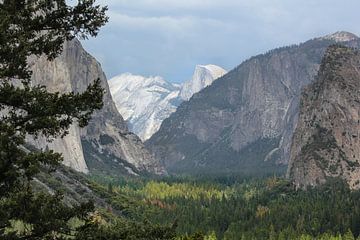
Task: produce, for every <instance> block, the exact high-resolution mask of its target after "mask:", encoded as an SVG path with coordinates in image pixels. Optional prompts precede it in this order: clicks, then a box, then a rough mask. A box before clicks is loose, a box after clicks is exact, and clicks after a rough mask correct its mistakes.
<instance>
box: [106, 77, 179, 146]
mask: <svg viewBox="0 0 360 240" xmlns="http://www.w3.org/2000/svg"><path fill="white" fill-rule="evenodd" d="M109 87H110V92H111V94H112V96H113V99H114V101H115V105H116V107H117V109H118V111H119V112H120V114H121V115H122V116H123V118H124V119H125V120H126V121H127V122H128V124H129V128H130V130H131V131H132V132H134V133H136V134H137V135H138V136H139V137H140V138H141V139H142V140H147V139H148V138H150V137H151V136H152V134H154V133H155V132H156V131H157V130H158V129H159V128H160V125H161V123H162V120H164V119H165V118H167V117H168V116H170V114H171V113H172V112H174V111H175V110H176V107H177V106H175V105H174V103H176V102H177V100H176V99H177V98H178V95H179V91H180V86H179V85H176V84H172V83H169V82H168V81H166V80H165V79H163V78H162V77H159V76H156V77H144V76H139V75H133V74H130V73H124V74H121V75H119V76H116V77H114V78H112V79H110V80H109Z"/></svg>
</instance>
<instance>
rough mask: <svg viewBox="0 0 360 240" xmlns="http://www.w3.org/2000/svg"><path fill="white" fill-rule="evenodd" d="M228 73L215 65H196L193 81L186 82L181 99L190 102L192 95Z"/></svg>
mask: <svg viewBox="0 0 360 240" xmlns="http://www.w3.org/2000/svg"><path fill="white" fill-rule="evenodd" d="M226 73H227V71H226V70H225V69H223V68H222V67H219V66H216V65H213V64H208V65H196V67H195V71H194V75H193V77H192V79H190V80H188V81H187V82H185V83H184V85H183V87H182V89H181V93H180V96H181V98H182V99H183V100H189V99H190V98H191V96H192V95H194V94H195V93H197V92H199V91H200V90H201V89H203V88H205V87H207V86H209V85H211V84H212V83H213V82H214V81H215V80H216V79H218V78H220V77H222V76H224V75H225V74H226Z"/></svg>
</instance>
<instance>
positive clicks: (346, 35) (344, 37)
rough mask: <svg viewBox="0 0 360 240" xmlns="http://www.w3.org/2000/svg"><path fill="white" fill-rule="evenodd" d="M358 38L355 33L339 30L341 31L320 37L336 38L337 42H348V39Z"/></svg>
mask: <svg viewBox="0 0 360 240" xmlns="http://www.w3.org/2000/svg"><path fill="white" fill-rule="evenodd" d="M358 38H359V37H358V36H356V35H355V34H353V33H350V32H345V31H339V32H336V33H333V34H329V35H326V36H324V37H321V38H320V39H327V40H334V41H336V42H348V41H352V40H356V39H358Z"/></svg>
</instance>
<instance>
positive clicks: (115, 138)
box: [30, 40, 164, 174]
mask: <svg viewBox="0 0 360 240" xmlns="http://www.w3.org/2000/svg"><path fill="white" fill-rule="evenodd" d="M30 66H31V69H32V71H33V76H32V84H34V85H45V86H46V87H47V89H48V90H49V91H53V92H55V91H58V92H69V91H74V92H82V91H84V90H85V89H86V87H87V86H88V85H89V84H90V83H92V82H93V81H94V80H95V79H97V78H100V80H101V83H102V86H103V88H104V89H105V96H104V107H103V108H102V109H101V110H100V111H98V112H96V113H95V114H94V115H93V117H92V120H91V122H90V124H89V125H88V126H87V127H86V128H83V129H80V128H79V127H77V126H75V125H74V126H72V127H71V129H70V131H69V134H68V135H67V136H66V137H65V138H63V139H60V138H59V139H55V140H54V141H52V142H47V141H45V139H41V138H40V139H37V140H31V142H32V144H33V145H35V146H36V147H38V148H46V147H49V148H51V149H54V150H56V151H58V152H61V153H62V154H63V156H64V164H65V165H67V166H70V167H72V168H73V169H75V170H77V171H80V172H85V173H87V172H88V171H89V170H90V171H112V172H113V173H116V174H120V173H123V174H140V173H141V172H150V173H155V174H162V173H164V169H163V168H162V167H161V166H160V165H159V163H158V161H157V160H156V159H155V158H154V156H153V155H152V154H150V153H149V151H148V150H146V149H145V147H144V145H143V143H142V142H141V140H140V139H139V138H138V137H137V136H136V135H135V134H133V133H131V132H130V131H129V130H128V128H127V124H126V122H125V121H124V120H123V118H122V116H121V115H120V114H119V112H118V111H117V109H116V107H115V103H114V102H113V100H112V97H111V94H110V91H109V86H108V83H107V80H106V77H105V74H104V73H103V71H102V69H101V66H100V64H99V63H98V62H97V61H96V59H95V58H93V57H92V56H91V55H90V54H88V53H87V52H86V51H85V50H84V49H83V48H82V46H81V43H80V42H79V41H77V40H74V41H71V42H67V43H65V45H64V51H63V52H62V54H61V55H60V56H59V57H58V58H56V59H55V60H54V61H51V62H49V61H47V59H46V58H45V57H40V58H32V59H31V60H30Z"/></svg>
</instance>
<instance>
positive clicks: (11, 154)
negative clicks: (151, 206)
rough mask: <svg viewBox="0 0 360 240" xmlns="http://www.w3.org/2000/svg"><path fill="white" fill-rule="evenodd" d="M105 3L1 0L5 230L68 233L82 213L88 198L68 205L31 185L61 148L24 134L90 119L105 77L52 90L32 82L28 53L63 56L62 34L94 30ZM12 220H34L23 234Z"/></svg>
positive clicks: (0, 205)
mask: <svg viewBox="0 0 360 240" xmlns="http://www.w3.org/2000/svg"><path fill="white" fill-rule="evenodd" d="M106 10H107V9H106V7H100V6H97V5H95V0H79V1H78V2H77V4H76V5H75V6H68V5H67V4H66V1H65V0H3V1H1V3H0V20H1V21H0V118H1V120H0V238H1V239H15V238H16V239H18V238H26V239H47V238H51V239H55V238H59V239H60V236H66V235H68V234H70V229H69V228H68V227H67V222H68V220H69V219H71V218H73V217H79V218H85V217H86V216H87V213H88V212H89V211H91V210H92V209H93V204H91V203H86V204H82V205H80V206H76V207H68V206H66V205H64V204H63V203H62V196H61V194H59V193H57V194H55V195H54V196H51V195H49V194H45V193H34V192H33V190H32V187H31V180H32V179H33V178H34V176H35V175H36V174H37V173H39V172H40V171H41V169H45V170H50V171H52V170H54V169H55V168H56V167H57V166H58V165H59V164H60V163H61V162H62V160H63V159H62V156H61V155H60V154H59V153H55V152H53V151H51V150H48V149H46V150H44V151H28V150H27V149H26V148H25V145H26V141H25V137H26V136H28V135H30V136H33V137H38V136H45V137H47V138H53V137H59V136H65V135H66V134H67V130H68V128H69V127H70V125H72V124H73V123H76V122H77V123H78V124H79V126H80V127H84V126H86V125H87V123H88V122H89V120H90V118H91V114H92V113H93V112H94V111H95V110H97V109H100V108H101V107H102V97H103V89H102V88H101V86H100V81H99V80H96V79H94V83H93V84H92V85H90V86H88V88H87V90H86V91H85V92H84V93H66V94H61V93H58V92H56V93H49V92H48V91H47V90H46V88H45V87H44V86H32V84H31V82H30V77H31V74H32V73H31V71H30V70H29V66H28V57H29V56H41V55H45V56H47V57H48V59H49V60H53V59H54V58H55V57H56V56H58V55H59V54H60V53H61V51H62V47H63V43H64V42H65V41H70V40H72V39H73V38H75V37H79V38H87V37H88V36H96V35H97V33H98V31H99V29H100V27H101V26H103V25H104V24H105V23H106V22H107V17H106V15H105V12H106ZM14 221H21V222H22V223H23V224H24V225H26V226H30V227H29V229H30V230H29V231H27V232H26V233H24V234H26V236H19V235H16V234H17V233H14V232H11V225H12V223H14Z"/></svg>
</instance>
